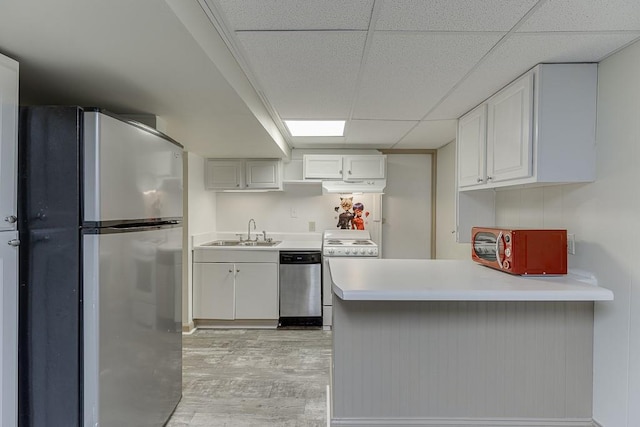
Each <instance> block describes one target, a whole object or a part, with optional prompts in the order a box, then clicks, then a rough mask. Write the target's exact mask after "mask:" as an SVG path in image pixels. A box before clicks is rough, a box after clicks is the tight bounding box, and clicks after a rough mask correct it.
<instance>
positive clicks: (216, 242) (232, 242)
mask: <svg viewBox="0 0 640 427" xmlns="http://www.w3.org/2000/svg"><path fill="white" fill-rule="evenodd" d="M278 243H280V242H275V241H274V242H254V241H247V242H240V241H238V240H214V241H213V242H209V243H203V244H202V246H259V247H265V246H266V247H271V246H275V245H277V244H278Z"/></svg>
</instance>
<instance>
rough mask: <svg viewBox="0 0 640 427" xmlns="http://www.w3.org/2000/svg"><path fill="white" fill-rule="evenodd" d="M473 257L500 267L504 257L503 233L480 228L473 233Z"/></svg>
mask: <svg viewBox="0 0 640 427" xmlns="http://www.w3.org/2000/svg"><path fill="white" fill-rule="evenodd" d="M473 259H474V260H476V261H479V262H481V263H483V264H486V265H490V266H492V267H499V268H502V260H503V259H504V238H503V233H502V232H501V231H498V230H482V231H476V232H474V233H473Z"/></svg>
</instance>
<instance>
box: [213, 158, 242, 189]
mask: <svg viewBox="0 0 640 427" xmlns="http://www.w3.org/2000/svg"><path fill="white" fill-rule="evenodd" d="M242 172H243V168H242V160H215V159H207V163H206V167H205V187H206V188H207V189H208V190H226V189H238V190H240V189H242V188H244V174H243V173H242Z"/></svg>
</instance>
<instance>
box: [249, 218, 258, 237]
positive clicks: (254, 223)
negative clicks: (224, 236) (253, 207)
mask: <svg viewBox="0 0 640 427" xmlns="http://www.w3.org/2000/svg"><path fill="white" fill-rule="evenodd" d="M251 221H253V229H254V230H255V229H256V220H255V219H253V218H251V219H250V220H249V224H248V225H247V240H251ZM256 240H258V236H257V235H256Z"/></svg>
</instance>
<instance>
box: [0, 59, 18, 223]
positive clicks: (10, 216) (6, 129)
mask: <svg viewBox="0 0 640 427" xmlns="http://www.w3.org/2000/svg"><path fill="white" fill-rule="evenodd" d="M17 147H18V63H17V62H16V61H14V60H13V59H10V58H7V57H6V56H2V55H0V231H3V230H11V231H12V230H16V228H17V227H16V225H17V224H16V216H17V213H16V212H17V209H16V165H17Z"/></svg>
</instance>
